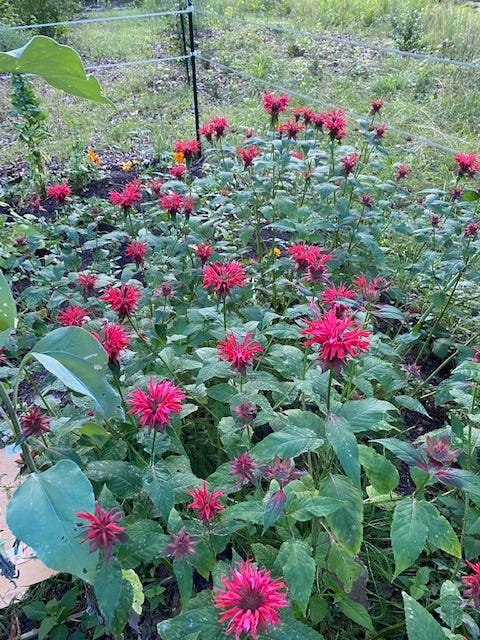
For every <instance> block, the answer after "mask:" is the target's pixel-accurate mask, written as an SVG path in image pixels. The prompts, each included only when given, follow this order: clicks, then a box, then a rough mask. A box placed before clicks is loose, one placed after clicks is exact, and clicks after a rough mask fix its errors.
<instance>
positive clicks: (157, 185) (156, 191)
mask: <svg viewBox="0 0 480 640" xmlns="http://www.w3.org/2000/svg"><path fill="white" fill-rule="evenodd" d="M148 186H149V187H150V189H151V190H152V193H153V195H155V196H157V197H158V196H159V195H160V194H161V193H162V187H163V180H162V179H161V178H157V180H149V181H148Z"/></svg>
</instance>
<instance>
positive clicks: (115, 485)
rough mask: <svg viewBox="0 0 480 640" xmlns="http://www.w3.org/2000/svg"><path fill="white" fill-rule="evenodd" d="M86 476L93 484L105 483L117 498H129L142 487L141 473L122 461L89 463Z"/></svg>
mask: <svg viewBox="0 0 480 640" xmlns="http://www.w3.org/2000/svg"><path fill="white" fill-rule="evenodd" d="M86 474H87V476H88V477H89V478H90V480H93V481H94V482H105V483H106V485H107V487H108V488H109V489H110V491H111V492H112V493H113V494H114V495H115V496H116V497H117V498H131V497H132V496H134V495H136V494H137V493H138V491H139V490H140V489H141V487H142V474H141V472H140V471H139V470H138V469H137V468H136V467H134V466H133V465H132V464H128V462H123V461H122V460H98V461H95V462H90V463H89V464H88V465H87V469H86Z"/></svg>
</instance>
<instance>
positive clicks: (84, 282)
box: [77, 271, 97, 294]
mask: <svg viewBox="0 0 480 640" xmlns="http://www.w3.org/2000/svg"><path fill="white" fill-rule="evenodd" d="M96 282H97V276H96V275H95V274H93V273H86V272H85V271H82V273H79V274H78V278H77V284H79V285H80V286H81V287H83V288H84V289H85V294H87V293H91V292H92V291H93V289H94V287H95V284H96Z"/></svg>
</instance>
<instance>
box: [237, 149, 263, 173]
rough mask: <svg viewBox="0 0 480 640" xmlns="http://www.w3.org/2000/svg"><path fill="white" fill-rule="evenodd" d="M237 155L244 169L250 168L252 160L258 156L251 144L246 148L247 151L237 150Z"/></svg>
mask: <svg viewBox="0 0 480 640" xmlns="http://www.w3.org/2000/svg"><path fill="white" fill-rule="evenodd" d="M237 153H238V155H239V156H240V157H241V158H242V160H243V167H244V169H247V168H248V167H251V166H252V164H253V160H254V158H257V157H258V156H259V155H260V153H259V151H258V149H257V147H256V146H255V145H253V144H252V145H251V146H250V147H248V149H237Z"/></svg>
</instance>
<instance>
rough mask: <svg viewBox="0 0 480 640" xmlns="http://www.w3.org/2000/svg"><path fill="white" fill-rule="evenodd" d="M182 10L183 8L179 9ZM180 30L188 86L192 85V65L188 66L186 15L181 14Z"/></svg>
mask: <svg viewBox="0 0 480 640" xmlns="http://www.w3.org/2000/svg"><path fill="white" fill-rule="evenodd" d="M179 8H180V9H181V6H180V7H179ZM180 29H181V32H182V49H183V55H184V56H185V72H186V74H187V84H190V65H189V64H188V58H187V36H186V33H185V18H184V14H183V13H181V14H180Z"/></svg>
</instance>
